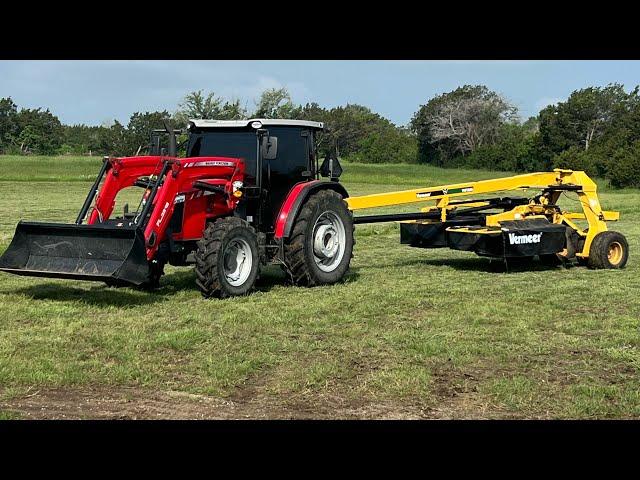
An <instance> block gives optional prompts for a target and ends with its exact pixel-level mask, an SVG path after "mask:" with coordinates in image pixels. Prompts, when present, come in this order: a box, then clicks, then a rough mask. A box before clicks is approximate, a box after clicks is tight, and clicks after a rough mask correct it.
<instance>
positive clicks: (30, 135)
mask: <svg viewBox="0 0 640 480" xmlns="http://www.w3.org/2000/svg"><path fill="white" fill-rule="evenodd" d="M16 122H17V124H18V130H19V133H18V136H17V139H16V141H15V143H16V145H18V146H19V147H20V150H21V151H22V152H23V153H36V154H40V155H52V154H56V153H58V150H59V148H60V146H61V145H62V139H63V128H62V124H61V123H60V120H59V119H58V117H56V116H55V115H53V114H52V113H51V112H50V111H49V110H48V109H47V110H41V109H40V108H35V109H28V108H23V109H21V110H20V112H18V114H17V116H16Z"/></svg>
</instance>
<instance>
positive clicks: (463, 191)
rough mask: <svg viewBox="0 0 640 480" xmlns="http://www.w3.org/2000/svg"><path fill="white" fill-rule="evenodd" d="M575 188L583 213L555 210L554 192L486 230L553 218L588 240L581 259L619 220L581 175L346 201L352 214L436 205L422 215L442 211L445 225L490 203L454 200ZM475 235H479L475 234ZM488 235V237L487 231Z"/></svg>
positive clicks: (563, 173)
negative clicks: (459, 212) (452, 215)
mask: <svg viewBox="0 0 640 480" xmlns="http://www.w3.org/2000/svg"><path fill="white" fill-rule="evenodd" d="M558 186H573V187H579V188H578V189H576V190H574V192H575V193H576V194H577V195H578V200H579V201H580V204H581V205H582V213H578V212H568V211H560V212H558V210H557V209H556V208H554V207H553V205H555V204H556V202H557V201H558V198H559V197H560V195H561V193H562V191H558V190H555V191H551V192H549V194H548V195H542V196H539V197H536V198H534V199H531V200H530V201H529V203H528V204H527V205H518V206H516V207H515V208H513V209H512V210H509V211H506V212H503V213H497V214H495V215H488V216H487V219H486V220H487V227H489V228H488V230H490V227H498V226H499V225H500V222H501V221H505V220H523V219H524V218H531V217H532V216H544V217H545V218H552V221H553V223H556V224H562V223H564V224H566V225H568V226H570V227H571V228H573V229H574V230H576V231H577V233H578V234H579V235H580V236H582V237H585V242H584V247H583V249H582V251H581V252H577V253H576V255H577V256H579V257H588V256H589V249H590V248H591V242H592V241H593V239H594V238H595V236H596V235H597V234H598V233H600V232H604V231H606V230H607V224H606V222H607V221H615V220H618V219H619V217H620V214H619V212H611V211H604V210H602V207H601V206H600V200H599V199H598V195H597V193H596V190H597V185H596V184H595V182H594V181H593V180H591V178H589V176H588V175H587V174H586V173H584V172H582V171H573V170H564V169H555V170H553V172H537V173H528V174H524V175H515V176H512V177H504V178H496V179H491V180H481V181H478V182H464V183H455V184H452V185H440V186H437V187H428V188H415V189H411V190H402V191H396V192H388V193H376V194H373V195H362V196H358V197H349V198H347V199H346V201H347V205H348V207H349V209H350V210H361V209H364V208H379V207H388V206H393V205H403V204H408V203H423V202H429V201H435V205H431V206H427V207H425V208H423V209H422V211H423V212H428V211H434V210H439V211H440V213H441V216H440V219H441V221H443V222H444V221H446V219H447V214H448V212H450V211H452V210H455V209H458V208H469V207H479V206H482V205H483V204H486V205H489V204H488V202H482V201H477V200H473V199H470V200H469V202H462V203H456V204H455V205H449V202H450V200H451V199H452V198H457V197H463V196H469V195H479V194H485V193H492V192H501V191H509V190H527V189H540V190H542V189H546V188H549V187H551V188H552V187H558ZM573 220H586V221H587V223H588V225H589V228H588V230H582V229H581V228H579V227H578V225H576V223H575V222H574V221H573ZM474 233H480V232H478V230H474ZM486 233H489V231H487V232H486Z"/></svg>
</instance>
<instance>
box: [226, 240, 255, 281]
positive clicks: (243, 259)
mask: <svg viewBox="0 0 640 480" xmlns="http://www.w3.org/2000/svg"><path fill="white" fill-rule="evenodd" d="M252 264H253V259H252V256H251V247H249V244H248V243H247V242H246V241H245V240H243V239H235V240H232V241H231V242H229V245H227V248H226V249H225V252H224V265H223V269H224V275H225V277H226V279H227V281H228V282H229V283H230V284H231V285H233V286H234V287H238V286H240V285H242V284H243V283H244V282H246V281H247V278H249V274H250V273H251V267H252Z"/></svg>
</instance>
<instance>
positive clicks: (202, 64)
mask: <svg viewBox="0 0 640 480" xmlns="http://www.w3.org/2000/svg"><path fill="white" fill-rule="evenodd" d="M638 79H640V61H636V60H624V61H613V60H601V61H591V60H589V61H578V60H571V61H560V60H552V61H544V60H488V61H483V60H451V61H448V60H438V61H418V60H410V61H407V60H371V61H370V60H356V61H349V60H259V61H253V60H252V61H244V60H242V61H240V60H237V61H236V60H224V61H188V60H135V61H131V60H105V61H102V60H101V61H95V60H64V61H51V60H26V61H17V60H3V61H0V92H2V93H1V94H0V96H2V97H11V98H12V99H13V101H14V102H15V103H16V104H17V105H18V107H19V108H38V107H40V108H43V109H49V110H50V111H51V112H52V113H53V114H54V115H56V116H57V117H58V118H59V119H60V121H61V122H62V123H64V124H67V125H73V124H86V125H102V124H105V123H111V122H113V121H114V120H117V121H119V122H120V123H123V124H126V123H128V120H129V117H130V116H131V115H132V114H133V113H134V112H144V111H156V110H167V111H169V112H170V113H173V112H175V110H176V109H177V108H178V104H179V103H180V101H181V100H182V99H183V98H184V96H185V95H186V94H188V93H189V92H192V91H195V90H204V91H205V92H207V93H209V92H214V93H215V94H216V95H218V96H220V97H222V98H225V99H236V98H237V99H239V100H240V101H241V104H242V105H243V106H245V107H247V108H248V109H249V110H251V109H252V108H253V107H254V105H255V101H256V100H257V98H258V96H259V94H260V93H261V92H262V91H264V90H265V89H268V88H280V87H285V88H287V90H288V91H289V93H290V94H291V97H292V100H293V102H294V103H296V104H303V105H304V104H305V103H310V102H316V103H318V104H319V105H320V106H321V107H324V108H333V107H336V106H340V105H345V104H347V103H349V104H360V105H364V106H366V107H368V108H370V109H371V110H373V111H374V112H376V113H378V114H380V115H382V116H384V117H386V118H388V119H389V120H391V121H392V122H393V123H395V124H396V125H398V126H406V125H407V124H408V123H409V122H410V120H411V117H412V116H413V114H414V113H415V112H416V111H417V110H418V108H419V107H420V106H421V105H424V104H425V103H426V102H427V101H428V100H429V99H431V98H433V97H434V96H436V95H439V94H442V93H445V92H449V91H452V90H454V89H456V88H457V87H460V86H463V85H465V84H475V85H477V84H482V85H486V86H487V87H488V88H489V89H490V90H493V91H496V92H497V93H499V94H501V95H503V96H504V97H505V98H506V99H507V100H508V101H510V102H511V103H513V104H514V105H515V106H516V107H517V108H518V113H519V115H520V118H521V119H522V120H523V121H524V120H526V119H527V118H529V117H531V116H535V115H537V114H538V112H539V111H540V110H541V109H542V108H544V107H545V106H547V105H550V104H554V103H557V102H559V101H564V100H566V98H567V97H568V96H569V95H570V94H571V92H573V91H575V90H579V89H582V88H586V87H603V86H606V85H608V84H610V83H620V84H622V85H624V88H625V90H626V91H629V90H631V89H633V88H634V87H635V86H636V85H638V83H639V82H640V80H638Z"/></svg>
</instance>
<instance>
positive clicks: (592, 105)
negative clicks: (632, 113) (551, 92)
mask: <svg viewBox="0 0 640 480" xmlns="http://www.w3.org/2000/svg"><path fill="white" fill-rule="evenodd" d="M639 100H640V98H639V97H638V88H637V87H636V89H635V90H633V91H632V92H630V93H628V94H627V93H626V92H625V91H624V88H623V86H622V85H620V84H610V85H608V86H606V87H589V88H584V89H582V90H576V91H574V92H573V93H572V94H571V95H570V96H569V98H568V99H567V100H566V101H565V102H559V103H557V104H555V105H549V106H548V107H546V108H544V109H543V110H542V111H541V112H540V114H539V124H540V135H541V137H542V143H543V145H544V147H545V153H546V155H548V156H553V155H555V154H559V153H561V152H563V151H564V150H567V149H569V148H570V147H577V148H582V149H584V150H589V148H591V147H592V146H593V144H594V143H595V142H597V141H598V139H600V138H601V137H602V136H603V134H604V132H605V131H606V129H607V127H608V126H609V125H611V123H612V122H614V121H615V119H616V118H619V117H621V116H624V115H625V114H626V113H627V112H628V111H629V110H630V109H632V108H634V106H635V105H637V104H638V103H639Z"/></svg>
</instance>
